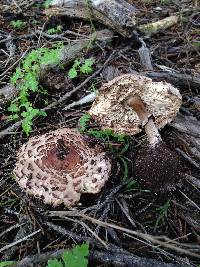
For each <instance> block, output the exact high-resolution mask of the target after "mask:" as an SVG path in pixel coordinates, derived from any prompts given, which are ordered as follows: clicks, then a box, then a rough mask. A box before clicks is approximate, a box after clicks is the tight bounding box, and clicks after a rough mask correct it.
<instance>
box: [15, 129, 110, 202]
mask: <svg viewBox="0 0 200 267" xmlns="http://www.w3.org/2000/svg"><path fill="white" fill-rule="evenodd" d="M17 157H18V161H17V163H16V165H15V168H14V175H15V178H16V181H17V183H18V184H19V186H20V187H21V188H22V189H23V190H24V191H25V192H26V193H27V194H30V195H33V196H34V197H36V198H39V199H42V200H43V202H44V203H46V204H51V205H53V206H57V205H59V204H62V203H63V204H64V205H65V206H67V207H71V206H73V205H75V204H76V203H77V202H78V201H79V200H80V196H81V194H82V193H92V194H96V193H98V192H100V190H101V188H102V187H103V186H104V184H105V182H106V181H107V180H108V178H109V175H110V171H111V161H110V159H109V158H108V157H107V155H106V153H105V152H104V151H103V147H102V146H101V145H100V144H97V143H95V142H94V140H91V139H90V137H87V136H84V135H81V134H80V133H79V132H78V131H77V130H73V129H68V128H63V129H58V130H56V131H51V132H49V133H46V134H43V135H41V136H36V137H33V138H31V139H29V141H28V142H27V143H26V144H24V145H23V146H22V147H21V149H20V150H19V152H18V156H17Z"/></svg>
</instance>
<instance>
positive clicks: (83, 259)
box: [47, 244, 89, 267]
mask: <svg viewBox="0 0 200 267" xmlns="http://www.w3.org/2000/svg"><path fill="white" fill-rule="evenodd" d="M88 255H89V245H88V244H82V245H81V246H76V247H74V248H72V249H70V250H67V251H65V252H64V253H63V255H62V257H61V258H60V259H52V260H48V265H47V267H87V266H88V259H87V257H88Z"/></svg>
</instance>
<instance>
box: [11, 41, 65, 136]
mask: <svg viewBox="0 0 200 267" xmlns="http://www.w3.org/2000/svg"><path fill="white" fill-rule="evenodd" d="M62 48H63V44H62V43H57V44H56V45H55V46H54V48H52V49H50V48H39V49H36V50H33V51H31V52H30V53H29V54H28V55H27V56H26V58H25V59H24V60H23V61H22V63H21V65H20V66H19V67H18V68H16V70H15V72H14V73H13V75H12V76H11V78H10V80H11V83H12V84H13V85H14V86H16V87H18V88H19V91H20V92H19V96H18V97H17V98H16V99H14V100H13V101H12V102H11V104H10V106H9V107H8V111H9V112H10V113H11V115H10V117H9V119H11V120H18V119H22V120H23V121H22V129H23V131H24V132H25V133H26V134H27V135H28V134H29V133H30V131H31V130H32V125H33V118H35V117H36V116H46V113H45V112H43V111H41V110H40V109H37V108H34V107H33V105H32V103H31V102H30V93H42V94H46V92H45V91H44V90H43V89H42V87H41V86H40V85H39V74H40V69H41V67H42V66H43V65H48V64H56V63H57V64H58V63H59V60H60V51H61V49H62Z"/></svg>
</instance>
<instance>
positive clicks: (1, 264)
mask: <svg viewBox="0 0 200 267" xmlns="http://www.w3.org/2000/svg"><path fill="white" fill-rule="evenodd" d="M14 263H15V262H14V261H0V267H6V266H10V265H12V264H14Z"/></svg>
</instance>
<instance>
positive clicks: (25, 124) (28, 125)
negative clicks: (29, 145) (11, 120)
mask: <svg viewBox="0 0 200 267" xmlns="http://www.w3.org/2000/svg"><path fill="white" fill-rule="evenodd" d="M32 124H33V123H32V122H31V121H29V120H27V119H24V120H23V122H22V129H23V131H24V132H25V134H26V135H27V136H28V135H29V133H30V132H31V130H32Z"/></svg>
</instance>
